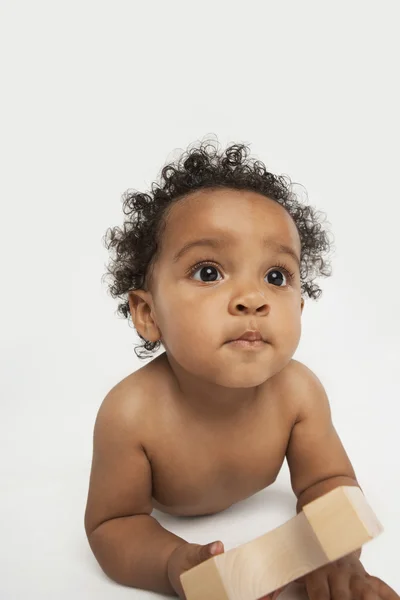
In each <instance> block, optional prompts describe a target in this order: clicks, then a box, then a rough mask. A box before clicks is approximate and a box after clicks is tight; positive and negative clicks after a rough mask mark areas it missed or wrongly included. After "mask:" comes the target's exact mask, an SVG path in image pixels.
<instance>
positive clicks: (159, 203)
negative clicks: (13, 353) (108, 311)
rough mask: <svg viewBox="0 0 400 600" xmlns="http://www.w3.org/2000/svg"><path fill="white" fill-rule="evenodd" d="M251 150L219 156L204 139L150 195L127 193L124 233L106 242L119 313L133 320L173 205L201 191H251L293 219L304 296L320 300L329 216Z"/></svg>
mask: <svg viewBox="0 0 400 600" xmlns="http://www.w3.org/2000/svg"><path fill="white" fill-rule="evenodd" d="M249 153H250V149H249V146H248V145H245V144H242V143H235V144H231V145H230V146H228V147H227V148H226V150H225V151H220V150H219V148H218V142H217V143H212V142H211V141H210V140H205V141H204V140H203V141H201V142H200V143H195V144H193V145H191V146H189V148H188V150H186V151H185V152H183V153H182V154H181V155H180V157H179V158H178V159H177V160H176V161H174V162H172V163H170V164H166V165H165V166H164V167H163V168H162V169H161V174H160V176H159V179H158V180H157V181H155V182H153V183H152V184H151V191H150V192H149V193H142V192H138V191H136V190H132V189H128V190H127V191H126V192H124V193H123V194H122V201H123V212H124V214H125V215H127V218H126V220H125V221H124V223H123V225H122V228H120V227H118V226H117V227H114V228H109V229H108V230H107V231H106V233H105V236H104V238H103V241H104V242H105V246H106V248H107V249H108V250H111V252H110V255H111V258H110V262H109V264H108V265H107V273H106V275H105V277H109V278H111V283H110V284H109V286H108V290H109V293H110V295H111V296H112V297H113V298H117V297H118V298H120V299H121V300H122V302H121V303H120V304H119V305H118V309H117V311H116V312H117V313H119V315H120V316H121V317H122V318H126V319H129V317H130V316H131V315H130V310H129V302H128V292H129V291H131V290H138V289H143V290H148V289H149V286H151V277H152V268H153V265H154V264H155V262H156V260H157V258H158V255H159V250H160V241H161V238H162V233H163V231H164V229H165V226H166V218H167V216H168V213H169V211H170V209H171V206H172V203H173V202H176V201H177V200H180V199H183V198H184V197H186V196H188V195H189V194H190V193H192V192H194V191H195V190H199V189H201V188H209V189H213V188H214V189H215V188H220V187H224V188H232V189H239V190H251V191H254V192H257V193H259V194H262V195H264V196H266V197H268V198H270V199H272V200H275V201H276V202H278V203H279V204H281V206H282V207H283V208H285V209H286V210H287V212H288V213H289V214H290V216H291V217H292V219H293V221H294V223H295V225H296V227H297V230H298V232H299V236H300V241H301V257H300V281H301V292H302V295H303V296H304V295H307V296H308V297H309V298H311V299H313V300H318V299H319V297H320V296H321V294H322V290H321V289H320V288H319V287H318V285H317V284H316V283H314V280H315V279H316V278H317V277H329V276H330V275H331V274H332V270H331V265H330V261H329V258H328V257H327V255H328V253H329V251H330V250H331V248H332V241H331V240H330V239H329V235H330V231H328V230H326V229H324V228H323V226H322V221H323V217H324V216H325V215H324V213H322V212H320V211H317V210H316V209H314V208H313V207H312V206H309V205H305V204H302V203H301V202H300V201H299V200H298V199H297V197H296V195H295V193H294V192H293V191H292V189H291V188H292V186H293V184H292V182H291V180H290V178H289V177H288V176H285V175H280V176H278V175H274V174H272V173H270V172H268V171H267V169H266V167H265V165H264V163H262V162H261V161H259V160H256V159H255V158H252V157H251V156H250V155H249ZM138 335H139V337H140V338H141V339H142V340H143V342H144V343H143V344H142V345H140V346H139V347H138V348H139V350H140V349H141V348H142V349H143V350H144V351H143V352H142V353H138V352H137V351H136V350H137V347H135V353H136V355H137V356H138V358H140V359H143V358H149V357H152V356H153V353H155V352H157V350H158V349H159V348H160V344H161V342H160V341H156V342H151V341H149V340H146V339H145V338H143V337H142V336H141V335H140V334H139V333H138Z"/></svg>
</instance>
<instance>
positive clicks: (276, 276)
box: [267, 269, 286, 287]
mask: <svg viewBox="0 0 400 600" xmlns="http://www.w3.org/2000/svg"><path fill="white" fill-rule="evenodd" d="M283 277H284V279H285V281H286V276H285V275H284V273H283V272H282V271H281V270H280V269H272V271H270V272H269V273H268V274H267V278H269V281H268V283H273V284H274V285H276V284H278V287H282V285H280V281H282V278H283Z"/></svg>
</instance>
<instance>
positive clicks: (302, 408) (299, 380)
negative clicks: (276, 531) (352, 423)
mask: <svg viewBox="0 0 400 600" xmlns="http://www.w3.org/2000/svg"><path fill="white" fill-rule="evenodd" d="M288 385H290V388H291V389H290V394H291V395H292V397H293V398H294V401H295V403H296V412H295V414H296V415H297V416H296V422H295V424H294V426H293V429H292V433H291V436H290V440H289V444H288V447H287V451H286V458H287V462H288V465H289V470H290V477H291V484H292V488H293V491H294V493H295V495H296V496H297V512H300V511H301V509H302V507H303V506H304V505H305V504H308V503H309V502H311V501H312V500H314V499H316V498H319V497H320V496H323V495H324V494H326V493H328V492H329V491H330V490H332V489H334V488H336V487H339V486H342V485H355V486H358V487H360V486H359V484H358V482H357V479H356V475H355V472H354V469H353V466H352V464H351V462H350V460H349V457H348V456H347V454H346V451H345V449H344V447H343V445H342V442H341V441H340V438H339V436H338V434H337V432H336V430H335V428H334V426H333V423H332V419H331V410H330V406H329V400H328V397H327V394H326V392H325V390H324V387H323V385H322V383H321V382H320V380H319V379H318V377H317V376H316V375H315V374H314V373H313V372H312V371H311V370H310V369H309V368H308V367H306V366H305V365H304V364H302V363H301V362H299V361H292V364H291V372H288ZM360 553H361V551H358V552H357V555H358V556H359V555H360Z"/></svg>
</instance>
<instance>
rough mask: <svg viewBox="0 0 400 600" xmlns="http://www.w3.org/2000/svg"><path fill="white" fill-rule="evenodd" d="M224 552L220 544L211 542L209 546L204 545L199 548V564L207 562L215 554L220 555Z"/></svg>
mask: <svg viewBox="0 0 400 600" xmlns="http://www.w3.org/2000/svg"><path fill="white" fill-rule="evenodd" d="M223 552H224V545H223V543H222V542H220V541H218V542H211V544H206V545H204V546H199V563H200V562H203V561H204V560H208V559H209V558H212V557H213V556H216V555H217V554H222V553H223Z"/></svg>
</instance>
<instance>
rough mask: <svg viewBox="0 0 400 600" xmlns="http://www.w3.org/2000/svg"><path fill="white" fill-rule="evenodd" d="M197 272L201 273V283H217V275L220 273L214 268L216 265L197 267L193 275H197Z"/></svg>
mask: <svg viewBox="0 0 400 600" xmlns="http://www.w3.org/2000/svg"><path fill="white" fill-rule="evenodd" d="M197 271H199V273H200V281H203V282H207V281H211V282H213V281H216V273H217V272H218V269H217V267H214V265H210V264H207V265H203V266H197V265H196V266H195V267H194V269H193V271H192V274H193V273H196V272H197ZM195 281H199V280H198V279H196V280H195Z"/></svg>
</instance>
